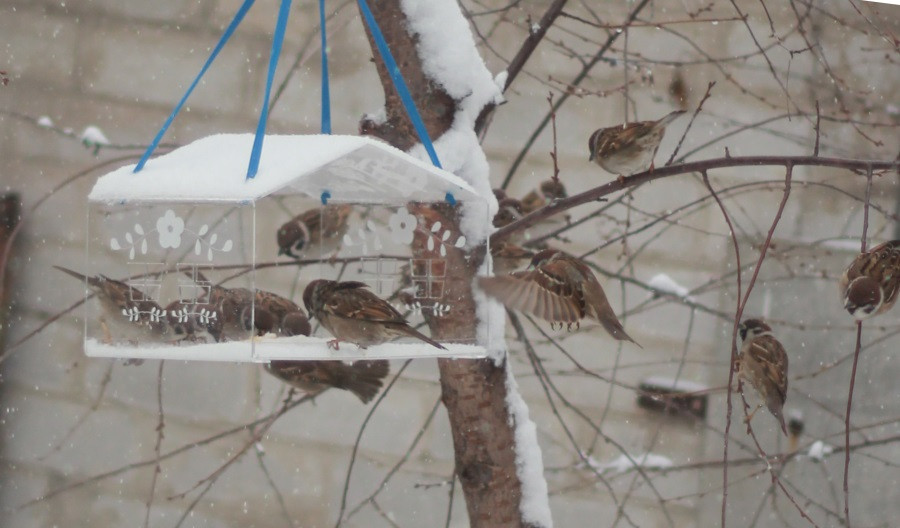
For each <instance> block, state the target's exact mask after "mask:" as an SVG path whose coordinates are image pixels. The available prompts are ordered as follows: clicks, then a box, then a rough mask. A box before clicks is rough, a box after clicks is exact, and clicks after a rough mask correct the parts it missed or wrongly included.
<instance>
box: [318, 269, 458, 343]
mask: <svg viewBox="0 0 900 528" xmlns="http://www.w3.org/2000/svg"><path fill="white" fill-rule="evenodd" d="M367 288H368V287H367V285H366V284H365V283H362V282H356V281H346V282H337V281H332V280H324V279H318V280H314V281H312V282H310V283H309V284H308V285H307V286H306V289H305V290H304V291H303V304H304V305H306V310H307V311H308V312H309V315H310V317H315V318H316V319H318V320H319V322H320V323H322V326H324V327H325V328H326V329H327V330H328V331H329V332H331V335H333V336H334V337H335V339H333V340H331V341H329V342H328V346H330V347H333V348H334V349H338V348H339V347H340V345H339V343H340V342H341V341H346V342H348V343H354V344H355V345H357V346H359V347H360V348H367V347H369V346H372V345H380V344H381V343H385V342H387V341H391V340H392V339H395V338H398V337H414V338H416V339H419V340H421V341H424V342H426V343H428V344H430V345H431V346H434V347H437V348H440V349H442V350H446V348H445V347H444V346H442V345H441V344H440V343H438V342H437V341H434V340H433V339H431V338H429V337H427V336H425V335H423V334H422V333H421V332H419V331H417V330H416V329H414V328H413V327H411V326H409V323H408V322H407V321H406V319H404V318H403V315H401V314H400V312H398V311H397V310H396V309H395V308H394V307H393V306H391V304H390V303H388V302H387V301H385V300H384V299H381V298H380V297H378V296H377V295H375V294H374V293H372V292H371V291H369V290H368V289H367Z"/></svg>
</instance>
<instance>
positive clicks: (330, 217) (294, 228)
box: [276, 204, 353, 258]
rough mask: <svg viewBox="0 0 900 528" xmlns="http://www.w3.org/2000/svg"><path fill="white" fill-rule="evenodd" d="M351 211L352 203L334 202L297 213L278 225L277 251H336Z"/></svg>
mask: <svg viewBox="0 0 900 528" xmlns="http://www.w3.org/2000/svg"><path fill="white" fill-rule="evenodd" d="M352 212H353V206H352V205H349V204H333V205H326V206H324V207H316V208H313V209H310V210H308V211H304V212H302V213H300V214H299V215H297V216H295V217H294V218H292V219H290V220H289V221H287V222H285V223H284V224H283V225H282V226H281V227H280V228H278V233H277V236H276V240H277V242H278V254H279V255H288V256H290V257H294V258H299V255H298V254H296V253H294V251H298V252H301V253H303V252H307V251H310V248H312V249H313V250H315V249H316V248H318V249H319V250H320V254H325V253H328V252H332V251H335V250H336V249H338V247H339V245H340V241H341V237H343V236H344V233H346V232H347V226H348V224H349V222H348V220H349V218H350V213H352Z"/></svg>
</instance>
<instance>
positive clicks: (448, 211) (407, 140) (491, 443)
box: [360, 0, 527, 527]
mask: <svg viewBox="0 0 900 528" xmlns="http://www.w3.org/2000/svg"><path fill="white" fill-rule="evenodd" d="M369 5H370V7H371V9H372V13H373V14H374V16H375V19H376V20H377V21H378V24H379V27H380V28H381V31H382V33H383V34H384V38H385V40H386V41H387V43H388V46H389V47H390V49H391V52H392V53H393V55H394V59H395V60H396V62H397V64H398V65H399V67H400V70H401V72H402V74H403V77H404V79H405V81H406V83H407V86H408V87H409V90H410V92H411V94H412V97H413V99H414V100H415V102H416V106H417V108H418V110H419V112H420V113H421V115H422V119H423V120H424V122H425V125H426V127H427V128H428V132H429V134H430V136H431V138H432V139H433V140H434V139H437V138H438V137H440V136H441V134H443V133H444V132H445V131H446V130H447V129H448V128H449V127H450V126H451V125H452V123H453V118H454V114H455V112H456V109H457V102H456V101H454V100H453V99H452V98H451V97H450V96H449V95H448V94H447V93H446V92H445V91H444V90H443V89H442V88H441V86H439V85H437V84H435V83H434V82H433V80H432V79H429V78H428V77H427V76H426V74H425V72H424V71H423V69H422V63H421V60H420V57H419V56H418V50H417V46H416V44H417V39H416V38H415V36H414V35H410V34H409V33H408V31H407V23H406V16H405V14H404V13H403V11H402V9H401V6H400V0H381V1H378V2H370V3H369ZM367 34H368V36H369V43H370V45H371V47H372V50H373V55H374V57H375V63H376V66H377V68H378V73H379V76H380V78H381V84H382V88H383V89H384V93H385V106H386V108H385V110H386V116H387V119H386V121H385V122H384V123H376V122H374V121H372V120H366V119H364V120H363V121H362V122H361V123H360V133H361V134H366V135H373V136H376V137H380V138H382V139H384V140H386V141H387V142H389V143H390V144H392V145H394V146H395V147H397V148H400V149H402V150H408V149H409V148H410V147H412V146H414V145H415V144H416V143H418V141H419V140H418V137H417V136H416V134H415V131H414V129H413V127H412V124H411V122H410V120H409V118H408V117H407V115H406V111H405V110H404V108H403V105H402V103H401V102H400V98H399V96H398V95H397V92H396V90H395V89H394V86H393V84H392V82H391V79H390V76H389V75H388V72H387V69H386V68H385V66H384V63H383V61H382V60H381V58H380V57H379V55H378V53H377V50H376V48H375V44H374V41H373V40H372V36H371V33H368V32H367ZM410 209H411V211H412V212H413V214H415V215H416V216H417V217H419V218H420V219H424V221H425V225H433V223H434V222H435V221H437V220H439V221H440V222H441V223H442V225H444V226H448V227H449V226H452V228H453V229H454V230H455V231H456V232H459V217H458V212H459V210H458V207H451V206H449V205H438V206H422V205H411V206H410ZM426 236H427V235H425V234H422V233H417V235H416V239H415V241H414V244H413V248H414V249H413V251H414V253H415V254H416V256H417V257H422V258H428V257H433V255H430V254H428V253H429V252H427V250H426V249H425V241H426ZM483 257H484V255H483V248H482V253H481V254H470V255H467V254H465V253H464V252H463V251H461V250H455V249H454V250H451V251H449V252H448V254H447V257H446V258H447V270H448V271H447V276H448V280H447V281H446V282H445V284H444V292H443V299H442V300H441V302H442V303H443V304H449V305H452V306H453V309H452V310H451V311H450V312H449V313H448V314H447V315H445V316H443V317H427V316H426V322H427V323H428V325H429V327H430V329H431V333H432V336H433V337H435V338H436V339H438V340H443V341H451V340H460V339H474V338H475V337H476V324H477V318H476V316H475V301H474V299H473V297H472V280H473V278H474V276H475V273H476V271H477V269H478V267H479V266H480V264H481V262H482V261H483ZM423 313H424V314H426V315H427V314H428V313H429V312H428V311H427V310H423ZM438 366H439V368H440V374H441V391H442V400H443V402H444V405H445V406H446V408H447V412H448V415H449V419H450V427H451V429H452V431H453V446H454V451H455V455H456V456H455V458H456V476H457V477H458V478H459V481H460V483H461V484H462V488H463V492H464V495H465V498H466V507H467V509H468V513H469V522H470V524H471V526H477V527H492V526H504V527H514V526H527V524H526V523H525V522H524V521H523V519H522V514H521V501H522V483H521V482H520V480H519V477H518V475H517V473H516V450H515V447H516V446H515V431H514V425H513V424H512V420H511V419H510V413H509V409H508V407H507V401H506V397H507V387H506V364H505V363H504V365H502V366H496V365H494V363H493V361H492V360H489V359H484V360H454V359H441V360H439V361H438Z"/></svg>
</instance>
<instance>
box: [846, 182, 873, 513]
mask: <svg viewBox="0 0 900 528" xmlns="http://www.w3.org/2000/svg"><path fill="white" fill-rule="evenodd" d="M871 196H872V167H869V170H868V171H867V173H866V202H865V205H864V206H863V228H862V235H861V236H860V237H859V238H860V241H859V252H860V253H865V252H866V245H867V244H866V237H867V235H868V231H869V200H870V198H871ZM861 349H862V321H857V322H856V349H855V350H854V351H853V367H852V369H851V370H850V388H849V389H848V391H847V412H846V414H845V415H844V447H845V448H846V450H845V451H844V521H845V522H846V523H847V526H851V524H850V410H851V409H852V408H853V388H854V387H855V385H856V367H857V365H858V363H859V351H860V350H861Z"/></svg>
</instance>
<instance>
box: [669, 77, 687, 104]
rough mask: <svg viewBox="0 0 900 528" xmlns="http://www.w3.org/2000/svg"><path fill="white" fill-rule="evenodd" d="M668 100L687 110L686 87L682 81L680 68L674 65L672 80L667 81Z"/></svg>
mask: <svg viewBox="0 0 900 528" xmlns="http://www.w3.org/2000/svg"><path fill="white" fill-rule="evenodd" d="M668 92H669V100H670V101H672V103H674V104H675V105H676V106H677V107H678V108H680V109H681V110H687V107H688V87H687V84H686V83H685V82H684V75H682V73H681V68H678V67H676V68H675V73H674V74H673V75H672V80H671V81H670V82H669V88H668Z"/></svg>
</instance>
